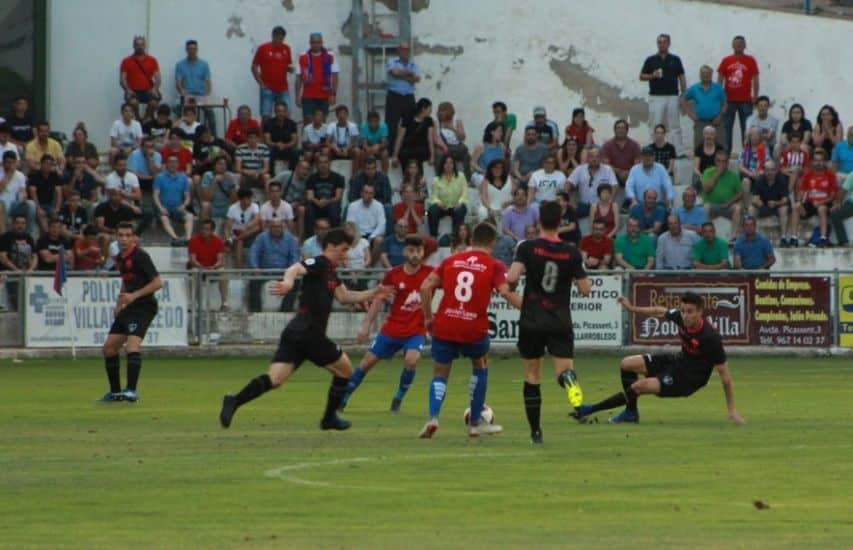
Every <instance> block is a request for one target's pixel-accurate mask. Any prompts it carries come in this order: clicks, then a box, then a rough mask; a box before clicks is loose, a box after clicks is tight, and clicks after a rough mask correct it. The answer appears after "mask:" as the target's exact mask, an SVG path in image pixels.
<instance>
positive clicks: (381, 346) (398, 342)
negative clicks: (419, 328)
mask: <svg viewBox="0 0 853 550" xmlns="http://www.w3.org/2000/svg"><path fill="white" fill-rule="evenodd" d="M424 340H425V338H424V335H423V334H415V335H414V336H409V337H408V338H391V337H390V336H385V335H384V334H382V333H381V332H380V333H379V334H377V335H376V339H375V340H373V345H372V346H370V349H369V350H368V351H369V352H370V353H372V354H373V355H375V356H376V357H378V358H380V359H391V358H392V357H394V355H395V354H396V353H397V352H398V351H400V350H403V353H406V352H408V351H409V350H416V351H417V352H418V353H420V352H422V351H423V350H424Z"/></svg>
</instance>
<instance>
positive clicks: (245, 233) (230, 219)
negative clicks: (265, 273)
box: [222, 187, 261, 269]
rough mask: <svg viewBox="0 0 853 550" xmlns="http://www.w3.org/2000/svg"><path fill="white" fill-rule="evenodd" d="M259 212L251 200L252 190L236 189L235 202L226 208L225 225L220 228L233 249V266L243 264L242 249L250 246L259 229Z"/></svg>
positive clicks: (240, 266) (241, 265)
mask: <svg viewBox="0 0 853 550" xmlns="http://www.w3.org/2000/svg"><path fill="white" fill-rule="evenodd" d="M259 214H260V208H259V207H258V203H256V202H254V201H253V200H252V190H251V189H247V188H245V187H243V188H240V190H238V191H237V202H235V203H234V204H232V205H231V206H230V208H228V212H227V214H226V216H225V227H223V229H222V234H223V235H225V240H226V243H227V244H228V246H230V247H231V248H232V249H233V251H234V267H236V268H238V269H239V268H242V267H243V266H244V263H243V260H244V258H243V251H244V250H245V248H246V247H247V246H251V244H252V240H253V239H254V237H255V235H257V234H258V231H259V230H260V227H261V221H260V219H259Z"/></svg>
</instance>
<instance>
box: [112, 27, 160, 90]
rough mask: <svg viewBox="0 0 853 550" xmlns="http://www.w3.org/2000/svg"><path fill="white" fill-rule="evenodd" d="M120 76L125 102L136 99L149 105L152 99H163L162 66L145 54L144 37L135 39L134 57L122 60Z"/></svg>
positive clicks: (130, 56)
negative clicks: (161, 92) (161, 91)
mask: <svg viewBox="0 0 853 550" xmlns="http://www.w3.org/2000/svg"><path fill="white" fill-rule="evenodd" d="M120 74H121V76H120V83H121V87H122V89H123V90H124V99H125V101H128V100H130V99H131V98H136V100H138V101H139V102H140V103H148V102H149V101H150V100H152V99H157V100H158V101H159V100H160V99H161V97H162V96H161V95H160V65H159V64H158V63H157V60H156V59H155V58H153V57H151V56H150V55H148V54H147V53H145V37H144V36H136V37H134V38H133V55H129V56H127V57H125V58H124V59H123V60H122V62H121V68H120Z"/></svg>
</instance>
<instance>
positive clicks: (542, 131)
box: [534, 122, 557, 145]
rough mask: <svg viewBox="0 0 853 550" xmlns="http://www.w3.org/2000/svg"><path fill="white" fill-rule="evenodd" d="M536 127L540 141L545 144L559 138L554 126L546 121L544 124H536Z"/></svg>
mask: <svg viewBox="0 0 853 550" xmlns="http://www.w3.org/2000/svg"><path fill="white" fill-rule="evenodd" d="M534 127H535V128H536V133H537V134H538V135H539V143H543V144H545V145H548V144H550V143H551V142H553V141H554V139H556V138H557V136H556V135H554V127H553V126H551V125H550V124H548V122H545V124H543V125H542V126H534Z"/></svg>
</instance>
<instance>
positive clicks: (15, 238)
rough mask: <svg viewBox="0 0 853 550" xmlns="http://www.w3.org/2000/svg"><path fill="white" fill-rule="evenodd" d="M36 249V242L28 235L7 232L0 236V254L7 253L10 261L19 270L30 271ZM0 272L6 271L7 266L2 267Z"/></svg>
mask: <svg viewBox="0 0 853 550" xmlns="http://www.w3.org/2000/svg"><path fill="white" fill-rule="evenodd" d="M35 249H36V245H35V242H34V241H33V238H32V237H30V235H29V234H28V233H21V234H20V235H18V234H16V233H13V232H12V231H7V232H6V233H3V234H2V235H0V252H5V253H6V256H7V257H8V258H9V261H10V262H12V263H13V264H14V265H15V267H17V268H18V269H29V267H30V259H31V258H32V256H33V254H34V253H35ZM0 270H6V266H5V265H0Z"/></svg>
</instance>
